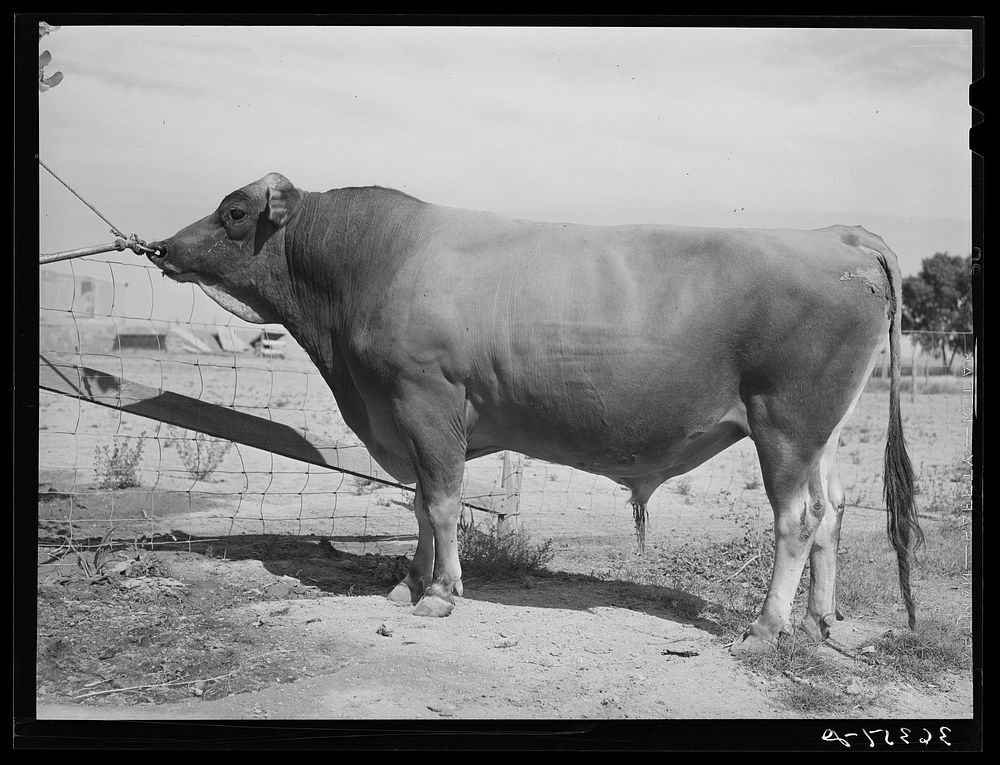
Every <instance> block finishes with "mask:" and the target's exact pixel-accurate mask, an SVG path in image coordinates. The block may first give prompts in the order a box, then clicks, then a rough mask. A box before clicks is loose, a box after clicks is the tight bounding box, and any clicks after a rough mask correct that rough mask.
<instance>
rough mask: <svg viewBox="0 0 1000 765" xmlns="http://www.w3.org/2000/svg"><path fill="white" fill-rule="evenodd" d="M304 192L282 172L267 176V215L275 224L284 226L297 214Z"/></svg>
mask: <svg viewBox="0 0 1000 765" xmlns="http://www.w3.org/2000/svg"><path fill="white" fill-rule="evenodd" d="M301 198H302V192H301V191H299V190H298V189H297V188H295V186H293V185H292V182H291V181H290V180H288V179H287V178H286V177H285V176H283V175H281V174H280V173H271V174H269V175H268V176H267V217H268V218H270V220H271V223H273V224H274V225H275V226H284V225H285V224H286V223H288V221H290V220H291V219H292V216H293V215H295V211H296V210H297V209H298V206H299V200H300V199H301Z"/></svg>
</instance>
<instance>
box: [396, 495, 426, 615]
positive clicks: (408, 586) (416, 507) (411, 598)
mask: <svg viewBox="0 0 1000 765" xmlns="http://www.w3.org/2000/svg"><path fill="white" fill-rule="evenodd" d="M413 514H414V515H415V516H416V517H417V528H418V536H417V551H416V552H415V553H414V554H413V561H412V562H411V563H410V570H409V572H407V574H406V576H405V577H404V578H403V580H402V581H401V582H400V583H399V584H397V585H396V586H395V587H394V588H393V590H392V592H390V593H389V600H392V601H395V602H397V603H409V604H411V605H413V604H416V602H417V601H418V600H420V598H421V597H422V596H423V594H424V590H425V589H426V588H427V587H428V586H429V585H430V583H431V580H432V578H433V576H434V529H433V527H432V526H431V522H430V518H429V517H428V515H427V508H426V506H425V505H424V499H423V496H422V493H421V491H420V484H417V493H416V496H415V497H414V499H413Z"/></svg>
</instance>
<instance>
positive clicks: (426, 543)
mask: <svg viewBox="0 0 1000 765" xmlns="http://www.w3.org/2000/svg"><path fill="white" fill-rule="evenodd" d="M151 248H152V249H153V250H155V252H154V253H151V254H149V256H148V257H149V258H150V260H151V261H152V262H153V263H154V264H155V265H156V266H157V267H159V268H160V269H162V271H163V272H164V274H165V275H166V276H168V277H170V278H171V279H173V280H174V281H177V282H194V283H196V284H198V285H199V286H200V287H201V288H202V289H203V290H204V291H205V292H206V293H207V294H208V295H209V296H210V297H211V298H212V299H213V300H215V301H216V302H217V303H218V304H219V305H221V306H222V307H224V308H225V309H227V310H228V311H230V312H232V313H233V314H235V315H236V316H238V317H240V318H242V319H244V320H246V321H248V322H254V323H272V322H273V323H280V324H282V325H284V326H285V328H286V329H288V331H289V332H290V333H291V334H292V336H293V337H294V338H295V339H296V340H297V341H298V342H299V344H300V345H301V346H302V347H303V348H304V349H305V350H306V352H307V353H308V355H309V357H310V358H311V359H312V361H313V362H314V363H315V365H316V367H317V368H318V369H319V371H320V373H321V374H322V376H323V378H324V379H325V381H326V382H327V383H328V385H329V386H330V388H331V390H332V392H333V394H334V396H335V398H336V401H337V404H338V406H339V407H340V411H341V414H342V415H343V418H344V421H345V422H346V424H347V425H348V426H349V427H350V428H351V429H352V430H353V431H354V432H355V433H356V434H357V436H358V437H359V438H360V439H361V441H362V442H363V443H364V444H365V446H366V447H367V448H368V450H369V451H370V452H371V455H372V457H373V458H374V459H375V460H376V461H377V462H378V463H379V464H380V465H381V466H382V467H383V468H384V469H385V470H386V471H388V472H389V473H390V474H392V475H393V476H394V477H395V478H396V479H398V480H399V481H400V482H403V483H416V498H415V505H414V507H415V515H416V519H417V525H418V528H419V541H418V544H417V548H416V552H415V554H414V556H413V560H412V563H411V565H410V567H409V571H408V574H407V575H406V577H405V578H403V580H402V581H401V582H399V583H398V584H397V585H396V586H395V588H394V589H393V590H392V592H391V593H390V594H389V597H390V598H391V599H392V600H395V601H404V602H406V603H409V604H413V605H414V608H413V613H414V614H417V615H420V616H432V617H441V616H447V615H448V614H449V613H450V612H451V611H452V609H453V608H454V605H455V596H459V597H460V596H461V595H462V571H461V567H460V564H459V556H458V541H457V525H458V520H459V516H460V508H461V502H460V487H461V485H462V478H463V472H464V464H465V461H466V460H468V459H472V458H475V457H479V456H482V455H485V454H490V453H493V452H497V451H500V450H504V449H509V450H512V451H516V452H521V453H523V454H526V455H529V456H531V457H535V458H538V459H542V460H547V461H550V462H555V463H559V464H563V465H569V466H571V467H573V468H577V469H579V470H584V471H587V472H590V473H594V474H597V475H602V476H606V477H608V478H611V479H612V480H614V481H616V482H617V483H618V484H620V485H622V486H625V487H627V488H628V489H629V490H631V502H632V505H633V508H634V510H635V514H636V518H637V521H639V522H641V519H643V518H644V517H645V507H646V503H647V501H648V500H649V498H650V496H651V495H652V493H653V492H654V491H655V490H656V488H657V487H658V486H660V485H661V484H662V483H663V482H664V481H666V480H667V479H669V478H672V477H674V476H677V475H680V474H682V473H685V472H687V471H689V470H691V469H692V468H694V467H696V466H697V465H699V464H701V463H702V462H704V461H706V460H708V459H710V458H711V457H712V456H713V455H715V454H718V453H719V452H720V451H722V450H723V449H726V448H727V447H729V446H731V445H732V444H734V443H736V442H737V441H739V440H740V439H742V438H745V437H750V438H751V439H753V442H754V445H755V447H756V451H757V454H758V457H759V459H760V466H761V474H762V478H763V483H764V488H765V490H766V492H767V496H768V499H769V501H770V504H771V506H772V509H773V512H774V536H775V540H774V544H775V546H774V568H773V572H772V577H771V582H770V586H769V588H768V591H767V594H766V597H765V599H764V602H763V605H762V606H761V610H760V613H759V614H758V615H757V617H756V619H755V620H754V621H753V622H752V623H751V624H750V625H749V626H748V628H747V630H746V632H745V633H744V636H743V637H744V641H745V643H740V645H744V644H746V643H750V642H752V641H763V642H764V643H774V642H776V641H777V640H778V638H779V637H780V636H781V635H782V634H788V633H790V632H791V630H792V628H793V625H792V614H791V610H792V598H793V596H794V594H795V590H796V587H797V585H798V582H799V580H800V578H801V575H802V573H803V570H804V567H805V564H806V561H807V560H808V562H809V566H810V584H809V594H808V603H807V606H806V612H805V615H804V616H803V618H802V620H801V622H800V626H801V627H802V628H803V629H805V631H806V632H807V633H808V634H809V635H811V636H813V637H814V638H815V639H817V640H823V639H825V638H826V637H827V636H828V635H829V630H830V626H831V624H832V622H833V621H834V620H835V619H837V618H839V613H838V611H837V604H836V569H837V547H838V543H839V538H840V529H841V520H842V517H843V513H844V491H843V489H842V487H841V484H840V481H839V479H838V473H837V462H836V453H837V447H838V444H839V439H840V433H841V430H842V429H843V427H844V425H845V423H846V422H847V420H848V418H849V417H850V415H851V412H852V411H853V409H854V407H855V405H856V404H857V401H858V398H859V397H860V395H861V392H862V389H863V388H864V385H865V382H866V380H867V379H868V378H869V376H870V374H871V372H872V369H873V367H874V365H875V364H876V361H877V359H878V357H879V354H880V353H881V351H882V350H883V348H884V347H885V345H886V343H888V347H889V358H890V368H891V388H890V398H889V419H888V431H887V440H886V447H885V459H884V496H885V502H886V508H887V531H888V536H889V539H890V541H891V543H892V545H893V547H894V548H895V552H896V555H897V562H898V572H899V587H900V591H901V594H902V598H903V600H904V602H905V605H906V609H907V612H908V615H909V623H910V626H911V628H912V627H913V625H914V623H915V605H914V600H913V597H912V593H911V588H910V582H909V565H910V557H911V552H912V549H913V548H914V547H915V546H916V545H917V544H919V542H920V538H921V532H920V527H919V525H918V522H917V518H916V512H915V507H914V485H913V472H912V468H911V465H910V461H909V458H908V456H907V453H906V447H905V444H904V440H903V431H902V421H901V417H900V395H899V379H900V303H899V296H900V271H899V266H898V263H897V258H896V255H895V254H894V253H893V252H892V250H890V249H889V247H888V246H887V245H886V243H885V242H884V241H883V240H882V239H881V238H880V237H878V236H876V235H874V234H871V233H869V232H868V231H866V230H865V229H863V228H860V227H846V226H831V227H829V228H824V229H820V230H815V231H797V230H789V229H780V230H758V229H718V228H693V227H681V226H666V225H630V226H610V227H598V226H587V225H571V224H564V223H541V222H533V221H526V220H512V219H508V218H505V217H501V216H498V215H493V214H489V213H485V212H475V211H470V210H462V209H455V208H449V207H443V206H438V205H433V204H428V203H425V202H422V201H420V200H418V199H416V198H414V197H412V196H409V195H407V194H404V193H401V192H399V191H394V190H391V189H386V188H381V187H365V188H343V189H333V190H331V191H327V192H322V193H318V192H307V191H303V190H301V189H299V188H296V187H295V186H294V185H293V184H292V183H291V182H290V181H289V180H288V179H287V178H285V177H284V176H282V175H280V174H278V173H270V174H268V175H266V176H265V177H264V178H262V179H260V180H259V181H256V182H254V183H251V184H249V185H247V186H245V187H243V188H241V189H238V190H237V191H234V192H232V193H231V194H229V195H228V196H226V197H225V198H224V199H223V200H222V203H221V204H220V205H219V206H218V208H217V209H216V210H215V211H214V212H212V213H211V214H210V215H209V216H207V217H206V218H203V219H202V220H199V221H197V222H196V223H193V224H192V225H190V226H188V227H186V228H184V229H182V230H181V231H179V232H178V233H177V234H175V235H174V236H172V237H170V238H168V239H165V240H163V241H160V242H155V243H153V244H152V245H151Z"/></svg>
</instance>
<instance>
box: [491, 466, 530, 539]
mask: <svg viewBox="0 0 1000 765" xmlns="http://www.w3.org/2000/svg"><path fill="white" fill-rule="evenodd" d="M523 459H524V458H523V457H522V456H521V455H520V454H517V453H516V452H504V453H503V468H502V470H503V472H502V473H501V475H500V485H501V487H502V488H503V500H502V504H501V512H500V513H498V514H497V528H498V530H509V529H511V528H512V526H511V519H512V518H513V519H515V520H514V523H515V524H516V522H517V521H516V519H517V517H518V509H519V506H520V499H521V467H522V463H523Z"/></svg>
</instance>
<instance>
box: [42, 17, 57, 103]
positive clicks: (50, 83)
mask: <svg viewBox="0 0 1000 765" xmlns="http://www.w3.org/2000/svg"><path fill="white" fill-rule="evenodd" d="M57 29H59V27H57V26H53V25H52V24H46V23H45V22H44V21H40V22H38V39H39V40H41V39H42V38H43V37H45V35H47V34H51V33H52V32H54V31H56V30H57ZM50 63H52V54H51V53H49V52H48V51H47V50H45V51H42V55H40V56H39V57H38V90H39V92H40V93H44V92H45V91H46V90H49V89H50V88H54V87H55V86H56V85H58V84H59V83H60V82H62V78H63V74H62V72H56V73H55V74H53V75H52V76H51V77H47V76H46V75H45V67H47V66H48V65H49V64H50Z"/></svg>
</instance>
